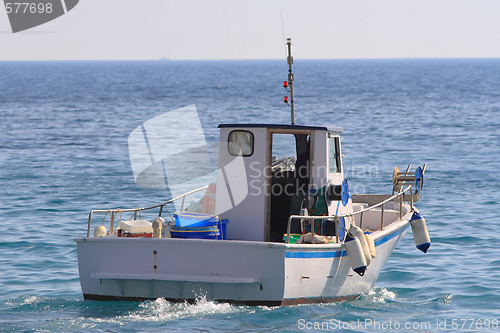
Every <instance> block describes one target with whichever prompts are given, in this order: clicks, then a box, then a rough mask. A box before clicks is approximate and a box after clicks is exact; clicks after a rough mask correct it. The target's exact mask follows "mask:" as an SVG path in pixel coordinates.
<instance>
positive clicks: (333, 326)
mask: <svg viewBox="0 0 500 333" xmlns="http://www.w3.org/2000/svg"><path fill="white" fill-rule="evenodd" d="M294 73H295V91H296V123H297V124H302V125H322V126H324V125H334V126H342V127H343V128H344V130H345V132H344V133H343V137H342V142H343V154H344V155H345V156H344V166H345V171H346V177H347V179H348V180H349V182H350V185H351V191H352V193H361V192H369V193H390V192H391V190H392V181H391V179H392V172H393V168H394V167H395V166H399V167H400V168H401V169H404V168H406V166H407V165H408V164H409V163H411V164H413V166H417V165H422V164H423V163H427V164H428V166H427V171H426V174H425V180H424V189H423V195H422V199H421V200H420V201H419V202H418V204H417V207H418V208H419V209H420V212H421V213H422V214H423V216H424V217H425V218H426V221H427V226H428V229H429V232H430V235H431V238H432V241H433V243H432V246H431V248H430V249H429V252H428V253H427V254H423V253H421V252H420V251H418V250H417V249H416V248H415V246H414V244H413V239H412V235H411V232H409V233H408V234H407V235H406V237H405V238H404V239H403V240H402V242H401V243H400V244H399V245H398V246H397V248H396V250H395V251H394V253H393V255H392V256H391V257H390V259H389V260H388V262H387V264H386V265H385V268H384V270H383V271H382V273H381V275H380V277H379V279H378V281H377V283H376V284H375V286H374V288H373V289H372V290H371V291H370V292H369V293H368V294H366V295H363V296H362V297H360V298H359V299H358V300H355V301H349V302H342V303H334V304H319V305H302V306H289V307H262V306H260V307H250V306H233V305H228V304H219V303H216V302H212V301H210V300H207V299H205V298H203V297H200V299H199V300H198V301H197V302H196V303H195V304H183V303H177V304H175V303H169V302H167V301H165V300H162V299H158V300H155V301H146V302H97V301H84V300H83V297H82V294H81V290H80V284H79V278H78V266H77V257H76V247H75V243H74V241H73V239H74V238H76V237H82V236H85V234H86V228H87V218H88V212H89V211H90V210H91V209H94V208H96V209H97V208H115V207H139V206H142V207H144V206H148V205H152V204H156V203H160V202H163V201H165V200H166V199H168V193H166V192H165V191H161V190H147V189H141V188H139V187H138V186H137V185H136V184H135V182H134V177H133V174H132V168H131V164H130V160H129V153H128V146H127V138H128V135H129V134H130V133H131V132H132V131H133V130H134V129H135V128H136V127H137V126H140V125H141V124H142V123H144V122H145V121H147V120H149V119H152V118H154V117H156V116H158V115H161V114H163V113H165V112H167V111H170V110H174V109H177V108H180V107H183V106H186V105H191V104H195V105H196V107H197V110H198V112H199V116H200V119H201V123H202V125H203V128H204V131H205V135H206V137H207V138H208V139H209V140H213V141H216V140H217V136H218V130H217V125H218V124H219V123H240V122H241V123H246V122H248V123H279V124H288V123H289V122H290V115H289V109H288V108H287V107H286V105H284V103H283V96H284V95H285V93H286V92H285V91H284V89H283V87H282V86H283V81H284V80H286V79H287V64H286V61H284V60H283V61H278V60H276V61H145V62H126V61H125V62H0V230H1V233H0V331H2V332H136V331H147V332H188V331H191V332H234V331H240V332H335V331H339V332H340V331H346V332H366V331H374V332H378V331H393V330H394V331H417V332H438V331H439V332H442V331H452V330H453V331H462V332H469V331H491V332H500V328H499V326H500V323H499V321H500V241H499V240H500V239H499V229H500V222H499V221H500V219H499V217H498V215H500V213H499V211H500V210H499V208H500V204H499V203H500V180H499V179H500V177H499V167H500V143H499V142H500V59H451V60H450V59H439V60H437V59H435V60H424V59H404V60H315V61H312V60H299V59H296V61H295V64H294ZM165 131H168V128H165ZM201 185H204V184H201ZM117 255H118V254H117ZM131 264H133V263H131Z"/></svg>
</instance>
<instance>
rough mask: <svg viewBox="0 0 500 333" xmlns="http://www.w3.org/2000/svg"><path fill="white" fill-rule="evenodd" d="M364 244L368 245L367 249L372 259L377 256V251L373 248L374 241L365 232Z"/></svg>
mask: <svg viewBox="0 0 500 333" xmlns="http://www.w3.org/2000/svg"><path fill="white" fill-rule="evenodd" d="M365 239H366V243H367V244H368V248H369V249H370V255H371V257H372V259H373V258H375V257H376V256H377V250H376V248H375V241H374V240H373V237H372V235H370V233H369V232H368V231H367V232H365Z"/></svg>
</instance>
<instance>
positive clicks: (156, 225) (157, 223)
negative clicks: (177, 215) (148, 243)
mask: <svg viewBox="0 0 500 333" xmlns="http://www.w3.org/2000/svg"><path fill="white" fill-rule="evenodd" d="M163 222H165V220H164V219H163V218H161V217H160V216H158V217H157V218H155V219H154V220H153V222H152V223H151V226H152V227H153V238H161V229H162V227H163Z"/></svg>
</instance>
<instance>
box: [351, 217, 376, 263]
mask: <svg viewBox="0 0 500 333" xmlns="http://www.w3.org/2000/svg"><path fill="white" fill-rule="evenodd" d="M349 232H350V233H351V235H353V236H354V237H356V238H357V239H359V242H360V244H361V248H362V249H363V254H364V255H365V261H366V266H368V265H370V263H371V262H372V254H371V253H370V248H369V247H368V243H367V242H366V238H365V234H364V233H363V230H361V228H360V227H357V226H355V225H353V226H352V227H351V228H350V229H349Z"/></svg>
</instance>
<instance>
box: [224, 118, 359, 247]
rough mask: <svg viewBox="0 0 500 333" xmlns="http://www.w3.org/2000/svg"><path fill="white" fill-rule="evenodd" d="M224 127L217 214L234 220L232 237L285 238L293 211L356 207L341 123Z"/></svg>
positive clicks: (326, 212) (324, 211) (230, 229)
mask: <svg viewBox="0 0 500 333" xmlns="http://www.w3.org/2000/svg"><path fill="white" fill-rule="evenodd" d="M219 128H220V138H221V139H220V147H219V170H218V175H217V192H216V200H215V214H216V215H218V216H219V217H220V218H221V219H228V220H229V221H230V225H229V227H228V230H227V237H228V239H235V240H252V241H282V239H283V235H284V234H285V233H286V231H287V224H288V218H289V216H290V215H299V214H300V213H301V212H302V213H304V210H303V209H304V208H305V209H307V210H308V213H309V214H310V215H334V214H342V213H348V212H352V200H351V199H350V196H349V190H348V186H347V182H346V181H345V180H344V170H343V167H342V151H341V145H340V133H341V132H342V131H343V129H342V128H331V129H328V128H326V127H313V126H297V125H263V124H245V125H238V124H223V125H219ZM318 198H319V199H318ZM323 198H324V199H323ZM318 200H324V204H323V205H318V202H317V201H318Z"/></svg>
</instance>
